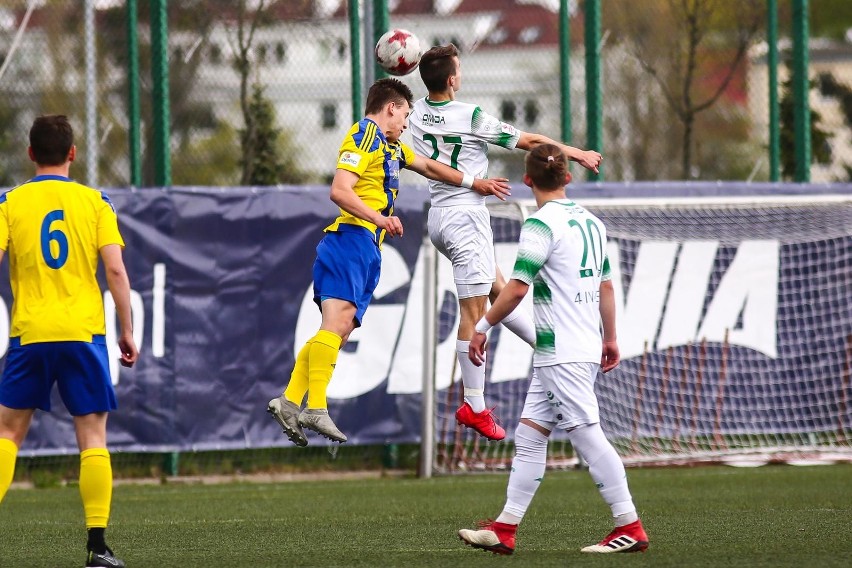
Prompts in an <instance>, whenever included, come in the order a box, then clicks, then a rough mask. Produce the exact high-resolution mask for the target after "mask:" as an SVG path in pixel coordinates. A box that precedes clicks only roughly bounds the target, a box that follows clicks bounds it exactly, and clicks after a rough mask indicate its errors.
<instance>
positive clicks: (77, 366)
mask: <svg viewBox="0 0 852 568" xmlns="http://www.w3.org/2000/svg"><path fill="white" fill-rule="evenodd" d="M54 382H55V383H56V384H57V386H58V387H59V395H60V396H61V397H62V402H64V403H65V407H66V408H68V411H69V412H70V413H71V414H72V416H83V415H84V414H91V413H93V412H109V411H110V410H115V409H116V408H117V405H116V402H115V390H114V389H113V388H112V380H111V379H110V375H109V358H108V356H107V346H106V340H105V339H104V337H103V336H102V335H100V336H95V337H93V338H92V343H86V342H85V341H51V342H46V343H30V344H28V345H21V341H20V338H18V337H12V338H11V339H10V341H9V352H8V353H7V354H6V368H5V369H3V377H2V379H0V404H2V405H3V406H7V407H9V408H16V409H21V410H23V409H29V408H39V409H41V410H44V411H46V412H47V411H50V391H51V390H52V388H53V383H54Z"/></svg>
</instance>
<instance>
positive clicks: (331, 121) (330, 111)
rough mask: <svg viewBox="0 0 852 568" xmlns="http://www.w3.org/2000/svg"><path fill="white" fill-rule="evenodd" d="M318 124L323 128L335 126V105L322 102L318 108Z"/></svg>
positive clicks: (329, 128)
mask: <svg viewBox="0 0 852 568" xmlns="http://www.w3.org/2000/svg"><path fill="white" fill-rule="evenodd" d="M320 124H321V126H322V128H323V130H331V129H333V128H337V105H336V104H334V103H323V104H322V107H321V110H320Z"/></svg>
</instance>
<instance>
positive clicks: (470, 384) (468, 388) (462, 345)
mask: <svg viewBox="0 0 852 568" xmlns="http://www.w3.org/2000/svg"><path fill="white" fill-rule="evenodd" d="M469 349H470V341H462V340H461V339H458V340H456V357H458V359H459V369H461V376H462V384H463V385H464V401H465V402H466V403H468V404H469V405H470V407H471V408H472V409H473V411H474V412H482V411H483V410H485V362H484V361H483V363H482V366H481V367H477V366H476V365H474V364H473V363H471V362H470V359H469V358H468V356H467V352H468V350H469Z"/></svg>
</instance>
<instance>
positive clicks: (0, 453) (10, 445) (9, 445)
mask: <svg viewBox="0 0 852 568" xmlns="http://www.w3.org/2000/svg"><path fill="white" fill-rule="evenodd" d="M17 457H18V446H16V445H15V442H13V441H12V440H10V439H8V438H0V502H2V501H3V497H4V496H5V495H6V490H7V489H9V486H10V485H12V478H13V477H15V459H17Z"/></svg>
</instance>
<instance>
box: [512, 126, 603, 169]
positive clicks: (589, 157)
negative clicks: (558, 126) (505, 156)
mask: <svg viewBox="0 0 852 568" xmlns="http://www.w3.org/2000/svg"><path fill="white" fill-rule="evenodd" d="M542 144H555V145H556V146H559V147H560V148H561V149H562V152H563V153H564V154H565V155H566V156H568V159H569V160H572V161H574V162H577V163H578V164H580V165H581V166H583V167H584V168H586V169H587V170H591V171H593V172H595V173H598V166H600V165H601V162H602V161H603V156H601V155H600V153H599V152H595V151H594V150H581V149H579V148H575V147H574V146H568V145H567V144H563V143H562V142H557V141H556V140H552V139H550V138H548V137H547V136H544V135H542V134H535V133H532V132H521V137H520V138H519V139H518V144H517V146H516V147H517V148H520V149H521V150H527V151H530V150H532V149H533V148H535V147H536V146H540V145H542Z"/></svg>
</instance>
